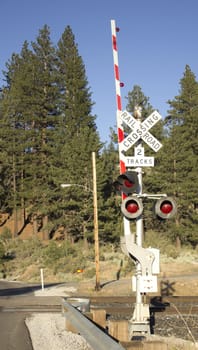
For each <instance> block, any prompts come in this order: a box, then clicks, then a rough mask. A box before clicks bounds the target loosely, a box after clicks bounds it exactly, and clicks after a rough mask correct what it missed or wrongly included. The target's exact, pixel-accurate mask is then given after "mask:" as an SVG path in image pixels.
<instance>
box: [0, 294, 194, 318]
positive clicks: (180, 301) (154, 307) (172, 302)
mask: <svg viewBox="0 0 198 350" xmlns="http://www.w3.org/2000/svg"><path fill="white" fill-rule="evenodd" d="M76 297H77V296H76ZM78 297H79V296H78ZM78 297H77V298H78ZM87 298H89V297H87ZM89 300H90V306H91V308H95V309H104V310H105V311H106V313H107V314H108V315H110V316H116V315H121V316H122V315H123V316H126V317H127V315H131V314H132V313H133V310H134V304H135V297H134V296H120V297H110V296H107V297H106V296H104V297H103V296H94V297H93V296H92V297H90V298H89ZM146 302H147V303H149V304H150V309H151V312H156V313H157V312H162V313H163V315H174V314H177V313H178V312H179V313H181V314H182V315H183V314H193V315H194V314H195V315H198V297H196V296H193V297H188V296H185V297H183V296H182V297H172V296H170V297H164V298H160V297H154V298H147V301H146ZM15 311H17V312H25V311H27V312H33V313H34V312H59V311H61V305H57V304H56V305H31V304H27V305H19V306H15V305H12V303H11V301H10V303H9V305H6V306H0V312H15Z"/></svg>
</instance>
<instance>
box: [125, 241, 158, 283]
mask: <svg viewBox="0 0 198 350" xmlns="http://www.w3.org/2000/svg"><path fill="white" fill-rule="evenodd" d="M121 249H122V251H123V253H125V254H126V255H127V256H129V257H131V258H132V259H133V260H135V261H138V262H139V263H140V265H141V270H142V275H145V276H146V275H152V264H153V261H154V259H155V255H154V254H153V253H152V252H151V251H149V250H147V249H145V248H142V247H140V246H138V245H137V244H135V243H134V236H133V235H129V236H124V237H122V238H121Z"/></svg>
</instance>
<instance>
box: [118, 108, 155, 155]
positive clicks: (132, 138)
mask: <svg viewBox="0 0 198 350" xmlns="http://www.w3.org/2000/svg"><path fill="white" fill-rule="evenodd" d="M161 118H162V117H161V115H160V114H159V113H158V112H157V111H154V112H153V113H151V114H150V115H149V116H148V117H147V118H146V119H145V120H144V121H143V122H140V121H138V120H137V119H135V118H134V117H133V116H132V115H131V114H130V113H129V112H127V111H126V110H125V111H123V112H122V113H120V119H121V120H122V122H123V123H124V124H126V125H127V126H128V127H129V128H130V129H131V130H132V131H131V133H130V134H129V135H128V136H127V137H125V139H124V140H123V141H122V144H121V149H122V151H127V150H128V149H129V148H131V147H132V146H133V145H134V144H135V143H136V142H137V141H138V140H139V139H142V140H143V141H144V142H146V143H147V145H148V146H149V147H150V148H152V149H153V151H155V152H157V151H159V149H160V148H161V147H162V144H161V143H160V142H159V141H158V140H157V139H156V138H155V137H154V136H153V135H152V134H151V133H150V132H149V130H150V129H151V128H152V127H153V126H154V125H155V124H156V123H157V122H158V121H159V120H160V119H161Z"/></svg>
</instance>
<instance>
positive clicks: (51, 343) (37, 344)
mask: <svg viewBox="0 0 198 350" xmlns="http://www.w3.org/2000/svg"><path fill="white" fill-rule="evenodd" d="M25 323H26V326H27V327H28V330H29V333H30V337H31V341H32V345H33V349H34V350H41V349H42V350H49V349H50V350H57V349H58V350H71V349H72V350H92V348H91V347H90V346H89V345H88V344H87V342H86V340H85V339H84V338H83V337H81V336H80V335H78V334H74V333H72V332H67V331H66V330H65V318H64V317H63V316H62V315H61V314H54V313H53V314H51V313H44V314H43V313H42V314H33V315H31V316H30V317H29V318H27V319H26V321H25Z"/></svg>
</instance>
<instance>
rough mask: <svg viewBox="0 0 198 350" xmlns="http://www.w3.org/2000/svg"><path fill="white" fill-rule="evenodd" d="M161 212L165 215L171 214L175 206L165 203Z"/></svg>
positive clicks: (161, 207)
mask: <svg viewBox="0 0 198 350" xmlns="http://www.w3.org/2000/svg"><path fill="white" fill-rule="evenodd" d="M160 210H161V211H162V213H164V214H169V213H171V211H172V210H173V205H172V203H170V202H169V201H164V202H163V203H162V204H161V206H160Z"/></svg>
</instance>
